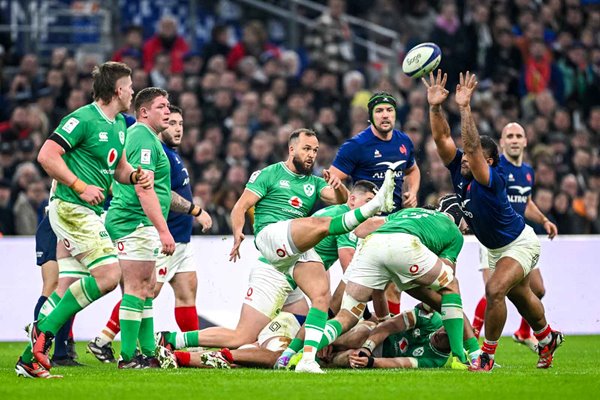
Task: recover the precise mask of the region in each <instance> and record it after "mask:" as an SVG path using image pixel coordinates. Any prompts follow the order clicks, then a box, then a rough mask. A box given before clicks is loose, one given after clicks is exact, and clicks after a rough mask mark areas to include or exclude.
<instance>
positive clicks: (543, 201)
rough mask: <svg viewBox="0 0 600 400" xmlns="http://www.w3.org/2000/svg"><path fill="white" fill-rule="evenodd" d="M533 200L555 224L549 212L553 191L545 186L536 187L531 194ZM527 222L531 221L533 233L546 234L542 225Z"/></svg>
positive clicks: (552, 200) (552, 203)
mask: <svg viewBox="0 0 600 400" xmlns="http://www.w3.org/2000/svg"><path fill="white" fill-rule="evenodd" d="M533 202H534V203H535V205H536V206H537V207H538V208H539V209H540V211H541V212H542V214H544V215H546V216H548V219H550V220H551V221H552V222H553V223H555V224H556V221H555V220H554V219H553V218H554V216H553V215H552V214H551V210H552V206H553V205H554V192H552V190H550V189H545V188H539V189H537V190H536V191H535V193H534V195H533ZM529 222H531V225H532V227H533V230H534V231H535V233H537V234H538V235H544V234H546V230H545V229H544V227H543V226H542V225H540V224H535V223H533V222H532V221H529ZM559 233H560V231H559Z"/></svg>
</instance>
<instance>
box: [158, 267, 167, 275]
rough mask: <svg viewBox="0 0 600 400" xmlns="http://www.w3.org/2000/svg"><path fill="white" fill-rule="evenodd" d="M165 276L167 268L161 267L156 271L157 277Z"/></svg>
mask: <svg viewBox="0 0 600 400" xmlns="http://www.w3.org/2000/svg"><path fill="white" fill-rule="evenodd" d="M165 275H167V267H163V268H161V269H159V270H158V276H165Z"/></svg>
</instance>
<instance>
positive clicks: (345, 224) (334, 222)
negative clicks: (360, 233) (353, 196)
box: [329, 208, 368, 235]
mask: <svg viewBox="0 0 600 400" xmlns="http://www.w3.org/2000/svg"><path fill="white" fill-rule="evenodd" d="M367 218H368V217H367ZM367 218H365V217H364V215H363V214H362V212H361V210H360V208H356V209H354V210H350V211H347V212H345V213H344V214H342V215H338V216H336V217H333V218H332V219H331V221H330V222H329V234H330V235H341V234H342V233H346V232H350V231H352V230H353V229H354V228H356V227H357V226H359V225H360V224H361V223H363V222H364V221H366V220H367Z"/></svg>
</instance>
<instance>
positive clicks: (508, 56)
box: [483, 29, 523, 96]
mask: <svg viewBox="0 0 600 400" xmlns="http://www.w3.org/2000/svg"><path fill="white" fill-rule="evenodd" d="M522 65H523V59H522V57H521V53H520V52H519V49H518V48H517V47H515V46H514V45H513V36H512V33H511V32H510V31H509V30H508V29H502V30H500V31H498V32H497V34H496V37H495V40H494V44H493V45H492V48H491V49H490V51H488V52H487V54H486V62H485V68H484V72H483V77H484V78H486V79H492V80H493V81H495V82H498V81H501V82H503V83H504V84H505V85H506V87H507V93H509V94H512V95H514V96H517V95H518V94H519V77H520V74H521V68H522Z"/></svg>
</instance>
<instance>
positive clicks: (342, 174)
mask: <svg viewBox="0 0 600 400" xmlns="http://www.w3.org/2000/svg"><path fill="white" fill-rule="evenodd" d="M329 173H330V174H331V175H335V176H337V177H338V178H339V179H340V181H344V180H346V179H348V174H346V173H345V172H342V171H340V170H339V169H337V168H336V167H334V166H333V165H332V166H331V167H329Z"/></svg>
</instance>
